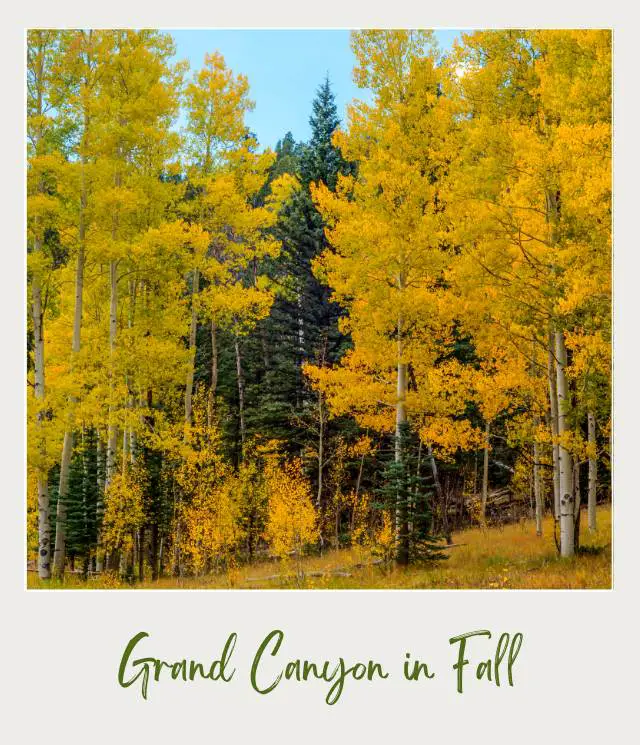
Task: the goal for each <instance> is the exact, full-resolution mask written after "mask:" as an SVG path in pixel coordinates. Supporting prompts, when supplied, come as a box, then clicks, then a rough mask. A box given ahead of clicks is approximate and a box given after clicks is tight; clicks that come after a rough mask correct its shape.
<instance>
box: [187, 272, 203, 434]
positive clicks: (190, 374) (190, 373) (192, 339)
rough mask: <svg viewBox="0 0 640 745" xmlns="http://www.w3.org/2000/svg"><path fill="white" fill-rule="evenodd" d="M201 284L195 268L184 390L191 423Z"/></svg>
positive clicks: (188, 419)
mask: <svg viewBox="0 0 640 745" xmlns="http://www.w3.org/2000/svg"><path fill="white" fill-rule="evenodd" d="M199 286H200V272H199V271H198V269H194V270H193V286H192V288H191V326H190V328H189V353H190V355H191V356H190V361H189V367H188V369H187V382H186V385H185V390H184V421H185V423H186V424H191V419H192V415H193V378H194V374H195V364H196V332H197V330H198V314H197V312H196V295H197V294H198V291H199Z"/></svg>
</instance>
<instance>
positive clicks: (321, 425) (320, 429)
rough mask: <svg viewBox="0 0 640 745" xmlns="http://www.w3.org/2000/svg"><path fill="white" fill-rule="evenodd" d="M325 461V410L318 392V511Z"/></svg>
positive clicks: (320, 502)
mask: <svg viewBox="0 0 640 745" xmlns="http://www.w3.org/2000/svg"><path fill="white" fill-rule="evenodd" d="M323 461H324V408H323V406H322V393H321V392H318V494H317V496H316V505H317V507H318V509H320V506H321V505H322V465H323Z"/></svg>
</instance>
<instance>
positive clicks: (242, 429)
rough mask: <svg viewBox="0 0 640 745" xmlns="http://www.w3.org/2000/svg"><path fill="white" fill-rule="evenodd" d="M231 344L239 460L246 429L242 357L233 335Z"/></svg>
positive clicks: (241, 454)
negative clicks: (236, 401) (238, 428)
mask: <svg viewBox="0 0 640 745" xmlns="http://www.w3.org/2000/svg"><path fill="white" fill-rule="evenodd" d="M233 343H234V347H235V352H236V375H237V380H238V416H239V418H240V460H242V459H243V458H244V445H245V438H246V428H245V421H244V375H243V373H242V356H241V354H240V340H239V338H238V335H237V334H235V335H234V338H233Z"/></svg>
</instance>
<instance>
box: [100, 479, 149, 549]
mask: <svg viewBox="0 0 640 745" xmlns="http://www.w3.org/2000/svg"><path fill="white" fill-rule="evenodd" d="M143 522H144V509H143V485H142V483H141V472H140V471H138V470H135V469H134V470H131V469H126V470H125V471H124V473H117V474H115V475H114V477H113V479H112V481H111V483H110V484H109V486H108V487H107V489H106V491H105V498H104V516H103V520H102V540H103V542H104V545H105V547H106V548H108V549H114V550H127V549H128V548H130V546H131V543H132V534H133V533H134V532H135V531H136V530H137V529H138V528H139V527H140V526H141V525H142V524H143Z"/></svg>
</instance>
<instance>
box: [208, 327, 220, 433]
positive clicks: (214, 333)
mask: <svg viewBox="0 0 640 745" xmlns="http://www.w3.org/2000/svg"><path fill="white" fill-rule="evenodd" d="M217 389H218V329H217V326H216V322H215V321H214V320H213V319H211V387H210V388H209V410H208V415H207V424H208V425H209V427H211V426H212V425H213V410H214V406H215V400H216V391H217Z"/></svg>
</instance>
